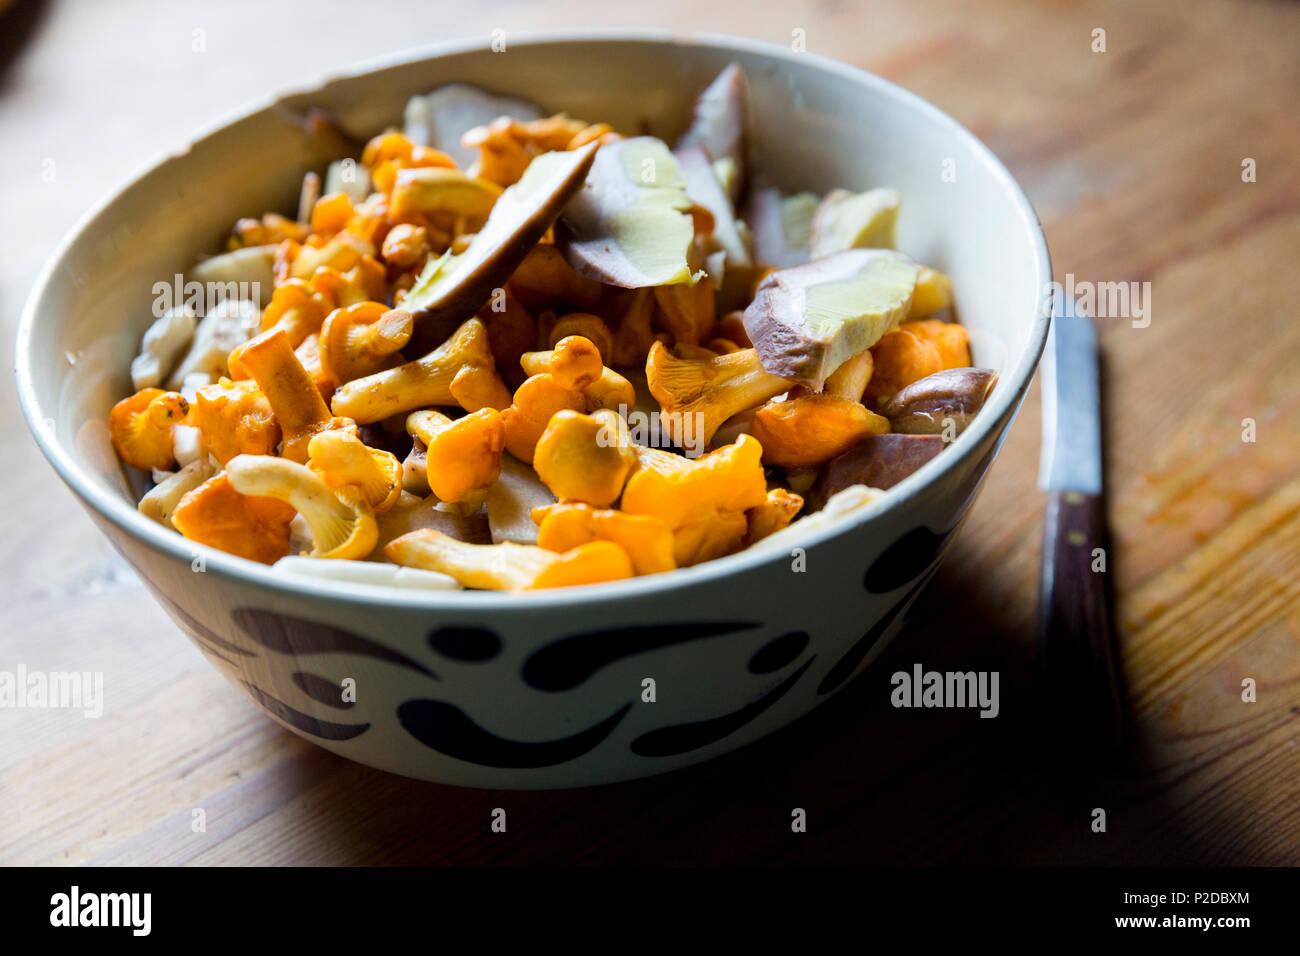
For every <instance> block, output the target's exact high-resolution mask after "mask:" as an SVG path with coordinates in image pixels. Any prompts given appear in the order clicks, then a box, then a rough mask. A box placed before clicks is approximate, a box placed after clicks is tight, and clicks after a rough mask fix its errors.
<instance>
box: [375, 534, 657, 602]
mask: <svg viewBox="0 0 1300 956" xmlns="http://www.w3.org/2000/svg"><path fill="white" fill-rule="evenodd" d="M384 554H385V555H387V556H388V559H389V560H390V561H393V562H394V563H395V564H401V565H405V566H406V567H412V568H424V569H425V570H427V571H441V572H442V573H443V574H449V575H451V576H452V577H453V578H455V579H456V580H457V581H459V582H460V583H461V584H463V585H465V587H467V588H483V589H487V590H491V591H524V590H533V589H536V588H555V587H570V586H572V585H576V584H597V583H599V582H602V581H616V580H619V579H620V578H630V577H631V576H632V573H633V572H632V562H631V560H630V559H629V558H628V556H627V552H626V551H625V550H623V548H622V547H620V546H619V545H617V544H615V543H614V542H612V541H590V542H588V543H586V544H582V545H579V546H578V547H576V548H572V549H570V550H568V551H565V552H564V553H562V554H557V553H555V552H554V551H547V550H546V549H544V548H539V547H537V546H536V545H531V544H512V543H510V542H502V543H501V544H467V543H465V542H464V541H457V540H456V539H455V538H452V537H449V536H448V535H445V534H443V533H442V532H441V531H434V530H433V529H431V528H422V529H420V530H419V531H412V532H410V533H409V534H404V535H402V536H401V537H400V538H397V539H396V540H394V541H391V542H389V544H388V545H387V547H385V548H384Z"/></svg>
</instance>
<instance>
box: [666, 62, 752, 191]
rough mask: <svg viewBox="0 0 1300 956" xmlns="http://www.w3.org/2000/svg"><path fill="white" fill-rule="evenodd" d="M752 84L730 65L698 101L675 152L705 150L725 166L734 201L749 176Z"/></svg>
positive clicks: (735, 65)
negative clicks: (687, 127) (698, 147)
mask: <svg viewBox="0 0 1300 956" xmlns="http://www.w3.org/2000/svg"><path fill="white" fill-rule="evenodd" d="M749 114H750V104H749V80H748V79H747V78H746V77H745V71H744V70H742V69H741V68H740V65H739V64H736V63H730V64H728V65H727V66H726V68H725V69H723V71H722V72H721V73H719V74H718V75H717V77H716V78H715V79H714V81H713V82H712V83H710V84H709V85H708V86H707V87H706V88H705V89H704V92H702V93H701V94H700V96H699V98H698V99H697V100H696V101H695V113H694V117H693V118H692V120H691V125H690V128H689V129H687V131H686V132H685V133H683V134H682V136H681V138H680V139H678V140H677V143H676V148H677V149H683V148H685V147H688V146H702V147H704V149H705V150H707V151H708V154H709V156H710V158H711V159H712V160H713V161H714V162H715V163H719V164H721V165H722V167H723V169H724V170H728V169H729V172H724V175H723V176H721V177H719V178H720V179H723V180H724V181H726V182H728V187H729V188H728V193H729V194H730V196H731V198H732V199H733V200H735V199H736V198H737V197H738V196H740V195H741V193H742V192H743V191H744V186H745V179H746V176H747V172H748V162H747V156H746V151H747V148H748V140H749V128H750V115H749Z"/></svg>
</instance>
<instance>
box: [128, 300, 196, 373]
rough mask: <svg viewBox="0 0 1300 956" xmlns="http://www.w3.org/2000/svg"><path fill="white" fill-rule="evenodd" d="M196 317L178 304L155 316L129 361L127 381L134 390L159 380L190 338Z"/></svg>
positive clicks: (191, 337) (175, 362)
mask: <svg viewBox="0 0 1300 956" xmlns="http://www.w3.org/2000/svg"><path fill="white" fill-rule="evenodd" d="M197 320H198V316H197V315H196V314H195V313H194V310H193V309H191V308H190V307H189V306H187V305H178V306H175V307H174V308H171V309H168V310H167V311H166V312H164V313H163V314H162V315H161V316H159V317H158V318H157V319H156V320H155V321H154V323H153V324H152V325H150V326H149V328H148V329H147V330H146V331H145V333H144V338H142V339H141V340H140V354H139V355H137V356H136V357H135V358H133V359H132V360H131V384H132V385H133V386H134V387H135V389H136V390H137V391H139V390H140V389H142V388H153V387H156V386H158V385H161V384H162V383H163V380H164V379H166V378H167V377H168V376H169V375H171V373H172V370H173V369H175V368H176V365H177V364H178V363H179V362H180V360H181V356H182V355H183V354H184V353H185V351H186V350H187V349H188V348H189V347H190V343H191V342H193V341H194V328H195V325H196V323H197Z"/></svg>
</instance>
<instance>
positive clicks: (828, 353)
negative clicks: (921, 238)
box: [745, 249, 921, 391]
mask: <svg viewBox="0 0 1300 956" xmlns="http://www.w3.org/2000/svg"><path fill="white" fill-rule="evenodd" d="M920 269H921V267H920V265H918V264H917V263H916V262H913V261H912V260H911V259H909V258H908V257H907V256H905V255H903V254H902V253H900V252H893V251H891V250H887V249H849V250H846V251H844V252H837V253H835V254H834V255H830V256H826V257H825V258H822V259H815V260H813V261H812V262H809V263H806V264H804V265H801V266H794V267H792V268H789V269H781V270H778V271H777V272H773V273H772V274H771V275H769V276H768V277H767V278H766V279H764V280H763V281H762V282H760V283H759V286H758V291H757V292H756V293H755V295H754V301H753V302H752V303H750V305H749V307H748V308H747V309H746V310H745V331H746V332H747V333H748V334H749V337H750V340H751V341H753V343H754V348H755V349H757V350H758V355H759V358H760V359H761V360H762V362H763V367H764V368H765V369H767V371H768V372H770V373H772V374H773V375H779V376H781V377H782V378H788V379H791V380H792V381H794V382H797V383H799V384H800V385H807V386H808V387H809V388H811V389H813V390H814V391H820V390H821V387H822V385H823V384H824V383H825V381H826V379H827V377H828V376H829V375H830V374H831V373H832V372H834V371H835V369H837V368H839V366H840V365H842V364H843V363H844V362H845V361H847V360H848V359H850V358H852V357H853V356H855V355H857V354H858V353H860V352H861V351H863V350H864V349H868V348H870V347H871V346H872V345H875V344H876V342H878V341H879V340H880V337H881V336H883V335H884V334H885V333H886V332H889V331H891V330H892V329H894V327H895V326H897V325H898V323H899V322H901V321H902V320H903V319H905V318H906V317H907V312H908V308H909V307H910V306H911V303H912V290H913V288H914V287H915V286H916V276H917V273H918V272H920Z"/></svg>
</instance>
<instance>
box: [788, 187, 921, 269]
mask: <svg viewBox="0 0 1300 956" xmlns="http://www.w3.org/2000/svg"><path fill="white" fill-rule="evenodd" d="M902 202H903V197H902V196H901V195H899V194H898V193H897V192H896V191H895V190H893V189H869V190H867V191H866V192H864V193H851V192H849V191H848V190H847V189H832V190H831V191H830V192H829V193H827V194H826V198H825V199H823V200H822V202H821V205H820V206H818V207H817V215H816V216H814V217H813V221H812V235H811V237H810V240H809V249H810V251H811V254H812V257H813V258H814V259H820V258H821V257H822V256H829V255H830V254H831V253H834V252H843V251H844V250H845V249H893V248H894V247H895V245H897V242H896V240H895V238H894V227H895V226H896V225H897V223H898V209H899V207H900V206H901V205H902Z"/></svg>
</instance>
